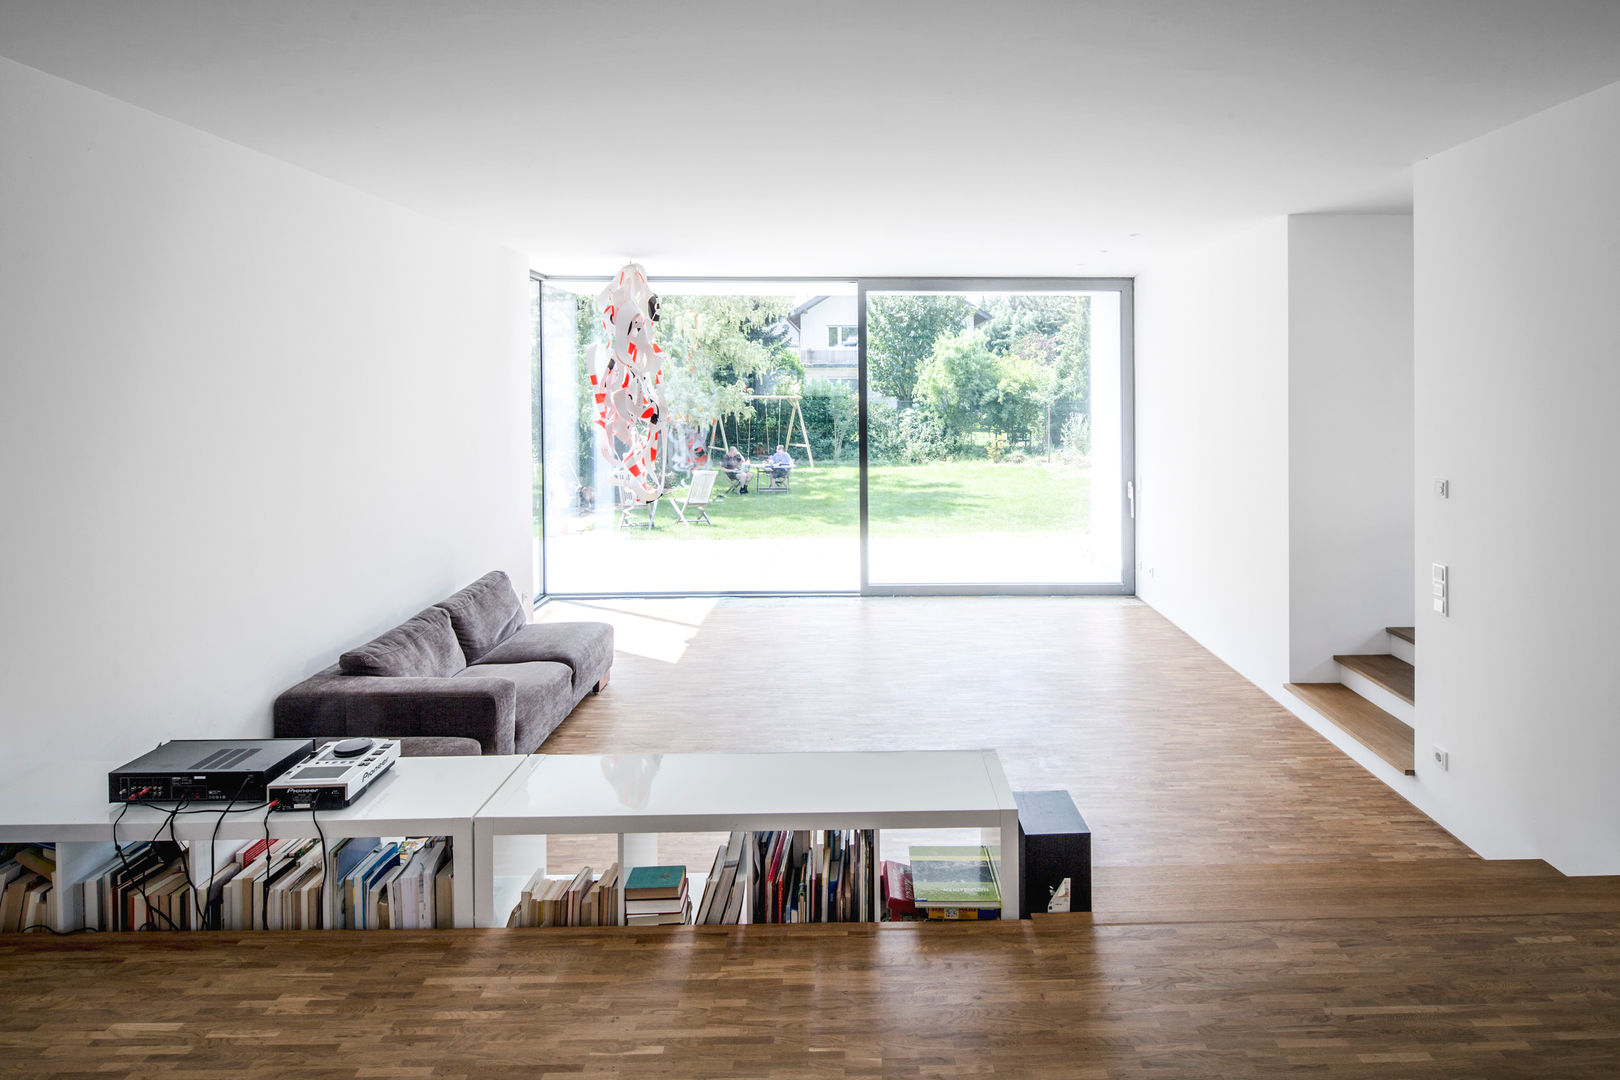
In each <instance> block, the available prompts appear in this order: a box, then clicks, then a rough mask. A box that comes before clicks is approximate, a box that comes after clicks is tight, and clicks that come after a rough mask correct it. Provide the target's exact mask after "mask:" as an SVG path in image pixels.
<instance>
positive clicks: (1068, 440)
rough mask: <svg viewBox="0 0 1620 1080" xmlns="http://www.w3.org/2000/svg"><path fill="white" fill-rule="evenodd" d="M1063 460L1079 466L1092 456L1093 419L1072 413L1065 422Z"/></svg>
mask: <svg viewBox="0 0 1620 1080" xmlns="http://www.w3.org/2000/svg"><path fill="white" fill-rule="evenodd" d="M1062 443H1063V451H1062V453H1063V460H1064V461H1067V462H1069V463H1070V464H1075V465H1078V464H1080V463H1081V462H1083V461H1085V460H1086V459H1087V458H1089V457H1090V456H1091V417H1090V416H1087V415H1086V414H1085V413H1082V412H1077V413H1070V414H1069V418H1068V419H1067V420H1065V421H1063V434H1062Z"/></svg>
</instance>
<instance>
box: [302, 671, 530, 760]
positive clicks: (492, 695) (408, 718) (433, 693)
mask: <svg viewBox="0 0 1620 1080" xmlns="http://www.w3.org/2000/svg"><path fill="white" fill-rule="evenodd" d="M273 715H274V721H275V733H276V737H277V738H295V739H315V738H324V737H341V736H354V735H368V736H372V737H377V738H388V739H402V738H411V737H420V736H442V735H451V736H461V737H463V738H469V739H477V740H478V745H479V746H480V747H481V748H482V749H483V752H484V753H486V754H510V753H513V747H514V738H515V725H516V718H517V689H516V687H514V686H513V684H512V683H511V681H510V680H508V679H489V678H485V679H481V678H474V677H466V678H416V677H410V676H405V677H389V676H370V675H341V674H338V673H337V670H336V668H331V669H328V670H327V671H323V672H321V673H320V674H319V675H315V676H313V677H312V678H309V679H306V680H304V681H303V682H301V683H299V684H298V685H297V686H295V687H293V688H292V689H291V690H288V691H287V692H286V693H284V694H282V695H281V696H280V697H278V698H277V699H276V704H275V708H274V710H273Z"/></svg>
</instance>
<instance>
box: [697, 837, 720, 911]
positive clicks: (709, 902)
mask: <svg viewBox="0 0 1620 1080" xmlns="http://www.w3.org/2000/svg"><path fill="white" fill-rule="evenodd" d="M725 864H726V845H724V844H721V845H720V846H719V847H717V848H715V850H714V865H712V866H710V867H709V876H708V877H706V878H704V879H703V902H702V903H701V904H699V905H698V910H697V914H696V915H695V916H693V920H692V921H693V922H696V923H700V924H701V923H708V922H711V921H712V920H711V919H710V918H709V913H710V912H712V911H713V910H714V905H715V897H717V896H719V895H720V868H721V867H723V866H725Z"/></svg>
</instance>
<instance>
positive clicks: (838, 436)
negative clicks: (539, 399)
mask: <svg viewBox="0 0 1620 1080" xmlns="http://www.w3.org/2000/svg"><path fill="white" fill-rule="evenodd" d="M603 284H604V283H603V282H600V281H569V280H548V281H546V282H545V283H544V286H543V289H542V296H543V299H542V316H541V323H542V336H543V343H544V350H545V359H544V363H543V369H544V375H543V379H542V386H543V389H544V395H545V431H546V435H545V444H546V445H545V473H546V485H545V490H546V492H547V498H546V503H545V536H546V558H545V564H546V581H547V584H548V587H549V589H550V591H551V592H553V593H556V594H571V593H612V592H629V593H638V594H643V593H659V592H846V591H853V590H855V589H858V588H859V587H860V547H859V540H860V518H859V514H860V498H859V489H860V468H859V463H858V459H857V454H858V451H857V442H856V427H857V414H858V409H857V407H856V403H855V392H854V390H853V389H852V387H851V386H850V385H849V384H848V382H847V381H846V380H844V379H841V378H839V377H838V376H839V375H840V374H842V373H844V372H845V371H846V369H847V370H848V371H849V373H851V374H853V371H854V365H855V360H854V357H853V356H840V357H838V358H837V363H829V362H827V360H826V357H825V350H824V348H823V347H822V343H823V342H824V341H826V340H828V327H829V325H831V324H829V322H828V318H829V315H831V316H834V317H836V318H838V319H841V320H845V321H847V322H849V323H850V324H853V323H854V316H855V313H856V309H857V303H856V295H855V292H856V290H855V286H854V284H853V283H849V282H817V283H814V284H813V285H795V284H791V283H749V282H703V283H681V282H664V283H660V282H653V285H654V287H655V288H656V289H657V290H658V295H659V319H658V323H657V326H656V330H655V333H654V338H655V340H656V341H657V342H658V344H659V346H660V347H661V348H662V350H663V362H662V372H663V390H664V396H665V404H666V413H667V415H666V416H665V417H664V421H665V425H666V426H665V428H664V447H665V452H664V454H663V455H662V456H661V458H660V459H659V462H658V466H657V467H658V469H659V482H660V483H661V485H662V487H663V488H664V490H665V492H666V493H667V494H666V496H665V497H664V498H663V499H660V500H658V501H656V502H655V503H651V504H640V503H636V502H635V501H633V500H627V499H626V498H625V496H624V495H623V493H622V492H621V491H620V489H619V488H618V487H617V486H616V484H615V481H614V471H615V468H616V466H617V465H618V464H619V463H618V462H617V461H616V460H615V459H614V457H613V455H612V454H611V453H604V440H603V436H602V432H601V429H600V428H599V427H598V426H597V425H596V419H597V406H596V403H595V401H594V394H593V389H594V388H593V387H592V386H591V383H590V372H589V370H588V362H587V353H588V350H589V348H590V346H591V345H592V344H597V345H600V346H604V347H605V344H606V343H605V341H604V340H603V334H602V328H601V322H600V318H599V316H598V313H597V310H596V297H597V294H598V292H599V291H600V290H601V288H602V286H603ZM812 289H813V290H815V291H811V290H812ZM777 455H780V457H777ZM773 457H776V459H777V462H778V464H777V465H776V466H772V465H771V464H770V461H771V459H772V458H773ZM784 463H785V464H784ZM704 473H711V474H712V477H711V478H710V479H708V480H701V477H702V474H704ZM695 482H697V483H698V487H699V490H700V491H701V488H702V487H703V486H704V485H705V484H707V483H712V484H713V487H712V489H711V493H710V498H709V499H708V501H707V502H700V503H699V504H698V505H697V506H696V507H695V508H694V506H693V505H692V503H691V501H690V500H691V499H692V495H693V485H694V483H695ZM683 518H684V522H683Z"/></svg>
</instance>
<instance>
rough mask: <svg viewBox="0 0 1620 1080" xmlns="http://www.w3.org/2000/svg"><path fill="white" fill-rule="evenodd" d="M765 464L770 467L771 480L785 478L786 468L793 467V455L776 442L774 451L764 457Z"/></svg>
mask: <svg viewBox="0 0 1620 1080" xmlns="http://www.w3.org/2000/svg"><path fill="white" fill-rule="evenodd" d="M765 464H767V465H769V466H770V467H771V481H772V482H773V483H774V482H775V481H777V480H785V479H787V474H788V470H789V469H791V468H793V457H792V455H790V454H789V453H788V452H787V450H786V449H785V448H784V447H783V446H782V444H781V443H777V444H776V453H774V454H772V455H771V456H770V457H768V458H766V459H765Z"/></svg>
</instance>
